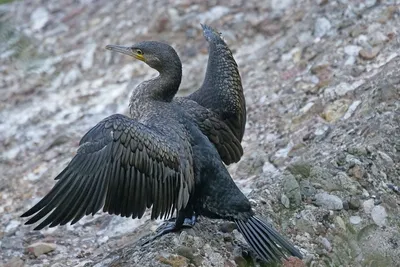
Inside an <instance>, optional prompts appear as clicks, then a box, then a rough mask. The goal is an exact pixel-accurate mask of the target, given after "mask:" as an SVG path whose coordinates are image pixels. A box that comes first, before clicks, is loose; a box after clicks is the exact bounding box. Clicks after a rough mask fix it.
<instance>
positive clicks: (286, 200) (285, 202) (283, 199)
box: [281, 194, 290, 209]
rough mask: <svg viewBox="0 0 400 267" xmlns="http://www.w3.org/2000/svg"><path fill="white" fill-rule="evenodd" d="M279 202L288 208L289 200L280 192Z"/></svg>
mask: <svg viewBox="0 0 400 267" xmlns="http://www.w3.org/2000/svg"><path fill="white" fill-rule="evenodd" d="M281 203H282V205H283V206H285V208H287V209H288V208H290V200H289V198H288V197H287V196H286V195H285V194H282V196H281Z"/></svg>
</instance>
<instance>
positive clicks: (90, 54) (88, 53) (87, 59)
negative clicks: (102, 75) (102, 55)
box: [81, 44, 97, 70]
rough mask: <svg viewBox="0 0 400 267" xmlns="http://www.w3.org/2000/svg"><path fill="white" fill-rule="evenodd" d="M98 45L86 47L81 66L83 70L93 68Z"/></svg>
mask: <svg viewBox="0 0 400 267" xmlns="http://www.w3.org/2000/svg"><path fill="white" fill-rule="evenodd" d="M96 48H97V46H96V44H89V45H87V46H86V47H85V52H84V53H83V57H82V62H81V66H82V69H83V70H89V69H91V68H92V67H93V58H94V52H96Z"/></svg>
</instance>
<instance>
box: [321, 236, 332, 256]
mask: <svg viewBox="0 0 400 267" xmlns="http://www.w3.org/2000/svg"><path fill="white" fill-rule="evenodd" d="M319 242H320V243H321V244H322V245H323V246H324V248H325V249H326V250H327V251H328V252H330V251H331V250H332V245H331V242H329V240H328V239H326V238H325V237H320V238H319Z"/></svg>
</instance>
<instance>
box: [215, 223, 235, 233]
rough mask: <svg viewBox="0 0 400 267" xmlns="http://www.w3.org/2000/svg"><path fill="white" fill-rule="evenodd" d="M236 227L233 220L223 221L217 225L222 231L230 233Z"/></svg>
mask: <svg viewBox="0 0 400 267" xmlns="http://www.w3.org/2000/svg"><path fill="white" fill-rule="evenodd" d="M236 228H237V227H236V224H235V223H233V222H223V223H221V225H220V226H219V230H220V231H221V232H223V233H232V232H233V230H235V229H236Z"/></svg>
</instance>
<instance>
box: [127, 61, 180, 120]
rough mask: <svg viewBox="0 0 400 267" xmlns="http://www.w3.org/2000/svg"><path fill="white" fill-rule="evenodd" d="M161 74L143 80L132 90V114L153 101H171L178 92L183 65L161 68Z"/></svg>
mask: <svg viewBox="0 0 400 267" xmlns="http://www.w3.org/2000/svg"><path fill="white" fill-rule="evenodd" d="M159 73H160V75H159V76H157V77H155V78H153V79H150V80H147V81H144V82H142V83H141V84H139V85H138V86H137V87H136V89H135V90H133V92H132V96H131V99H130V105H129V106H130V111H131V114H134V113H135V114H137V112H138V111H140V110H141V108H142V107H141V106H142V105H143V104H145V103H148V102H152V101H161V102H171V101H172V99H173V98H174V96H175V95H176V93H177V92H178V89H179V85H180V84H181V80H182V67H181V66H176V67H172V66H171V67H170V68H168V69H167V70H160V71H159Z"/></svg>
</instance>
